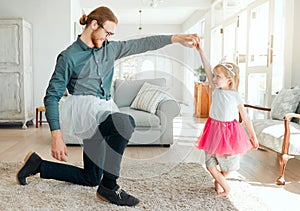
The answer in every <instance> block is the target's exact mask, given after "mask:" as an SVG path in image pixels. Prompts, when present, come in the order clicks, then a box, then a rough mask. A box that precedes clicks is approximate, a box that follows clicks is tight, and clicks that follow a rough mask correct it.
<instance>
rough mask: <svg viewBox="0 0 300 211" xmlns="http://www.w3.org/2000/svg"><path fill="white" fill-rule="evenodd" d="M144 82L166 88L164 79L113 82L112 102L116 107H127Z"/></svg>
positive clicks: (118, 80)
mask: <svg viewBox="0 0 300 211" xmlns="http://www.w3.org/2000/svg"><path fill="white" fill-rule="evenodd" d="M145 82H148V83H150V84H154V85H157V86H162V87H165V86H166V79H165V78H154V79H143V80H120V79H116V80H115V82H114V89H113V90H114V94H113V96H114V101H115V103H116V104H117V106H118V107H128V106H129V105H130V104H131V103H132V101H133V100H134V98H135V96H136V95H137V93H138V92H139V90H140V89H141V87H142V86H143V84H144V83H145Z"/></svg>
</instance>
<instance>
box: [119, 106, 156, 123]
mask: <svg viewBox="0 0 300 211" xmlns="http://www.w3.org/2000/svg"><path fill="white" fill-rule="evenodd" d="M119 109H120V112H122V113H127V114H129V115H131V116H132V117H133V118H134V121H135V125H136V127H154V128H155V127H156V128H160V119H159V118H158V116H156V115H155V114H151V113H148V112H145V111H139V110H135V109H131V108H129V107H121V108H119Z"/></svg>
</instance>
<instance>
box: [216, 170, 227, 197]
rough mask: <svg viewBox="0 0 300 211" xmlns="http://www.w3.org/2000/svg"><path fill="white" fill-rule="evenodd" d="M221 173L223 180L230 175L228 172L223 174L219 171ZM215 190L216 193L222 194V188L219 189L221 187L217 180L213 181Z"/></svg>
mask: <svg viewBox="0 0 300 211" xmlns="http://www.w3.org/2000/svg"><path fill="white" fill-rule="evenodd" d="M221 173H222V174H223V176H224V177H225V179H227V178H228V177H229V175H230V172H223V171H221ZM215 189H216V192H217V193H221V192H223V191H224V190H223V188H222V187H221V185H220V184H219V183H218V182H217V180H215Z"/></svg>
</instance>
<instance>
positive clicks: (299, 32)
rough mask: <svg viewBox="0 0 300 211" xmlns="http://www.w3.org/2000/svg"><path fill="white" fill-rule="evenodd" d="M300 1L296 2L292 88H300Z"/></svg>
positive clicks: (295, 0) (296, 0)
mask: <svg viewBox="0 0 300 211" xmlns="http://www.w3.org/2000/svg"><path fill="white" fill-rule="evenodd" d="M299 10H300V1H299V0H294V13H293V15H294V33H293V36H292V37H293V51H292V58H293V59H292V79H291V86H297V85H298V86H300V59H299V55H300V39H299V37H300V24H299V20H300V13H299Z"/></svg>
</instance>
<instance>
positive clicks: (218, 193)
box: [214, 184, 230, 197]
mask: <svg viewBox="0 0 300 211" xmlns="http://www.w3.org/2000/svg"><path fill="white" fill-rule="evenodd" d="M218 185H219V184H218ZM219 186H220V185H219ZM220 188H222V186H220ZM222 190H223V191H219V192H217V193H216V194H215V195H214V197H220V196H228V194H229V192H230V188H228V189H224V188H222Z"/></svg>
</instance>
